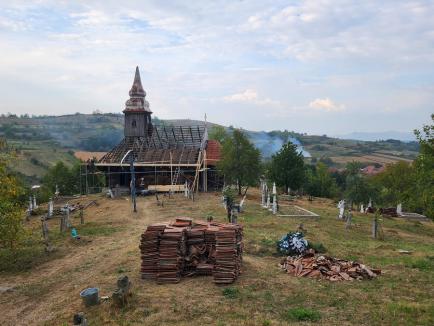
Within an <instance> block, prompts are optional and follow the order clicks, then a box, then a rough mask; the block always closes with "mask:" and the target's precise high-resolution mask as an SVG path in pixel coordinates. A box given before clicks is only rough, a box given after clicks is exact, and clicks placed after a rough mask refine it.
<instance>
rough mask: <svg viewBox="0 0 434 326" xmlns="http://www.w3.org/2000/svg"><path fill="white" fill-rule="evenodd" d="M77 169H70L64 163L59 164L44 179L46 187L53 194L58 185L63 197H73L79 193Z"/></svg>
mask: <svg viewBox="0 0 434 326" xmlns="http://www.w3.org/2000/svg"><path fill="white" fill-rule="evenodd" d="M73 171H75V172H77V171H76V169H70V168H68V167H67V166H66V165H65V164H64V163H63V162H57V163H56V165H54V166H53V167H51V168H50V169H49V170H48V172H47V173H46V174H45V176H44V177H43V179H42V183H43V185H44V187H45V188H46V189H47V190H48V192H50V193H51V194H53V193H54V192H55V191H56V185H57V186H58V187H59V191H60V193H61V194H62V195H73V194H76V193H78V192H79V178H78V173H73Z"/></svg>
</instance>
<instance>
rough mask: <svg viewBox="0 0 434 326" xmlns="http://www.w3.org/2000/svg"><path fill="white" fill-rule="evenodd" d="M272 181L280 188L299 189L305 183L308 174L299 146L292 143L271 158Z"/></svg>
mask: <svg viewBox="0 0 434 326" xmlns="http://www.w3.org/2000/svg"><path fill="white" fill-rule="evenodd" d="M268 174H269V177H270V179H271V180H273V181H274V182H276V185H278V186H279V187H285V191H287V190H288V188H291V189H299V188H300V186H301V185H302V184H303V183H304V181H305V178H306V174H305V167H304V161H303V155H302V154H301V153H300V152H299V151H298V150H297V146H296V145H294V144H293V143H291V142H288V143H287V144H285V145H283V146H282V148H281V149H280V151H278V152H277V153H276V154H274V155H273V156H272V157H271V164H270V168H269V171H268Z"/></svg>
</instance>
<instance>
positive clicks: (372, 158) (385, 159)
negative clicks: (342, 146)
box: [330, 153, 412, 165]
mask: <svg viewBox="0 0 434 326" xmlns="http://www.w3.org/2000/svg"><path fill="white" fill-rule="evenodd" d="M330 158H331V159H332V160H333V162H335V163H338V164H347V163H350V162H353V161H356V162H362V163H368V164H369V163H371V164H373V163H379V164H383V165H386V164H391V163H396V162H399V161H405V162H412V160H409V159H406V158H402V157H399V156H393V155H387V154H382V153H373V154H371V155H361V156H333V157H330Z"/></svg>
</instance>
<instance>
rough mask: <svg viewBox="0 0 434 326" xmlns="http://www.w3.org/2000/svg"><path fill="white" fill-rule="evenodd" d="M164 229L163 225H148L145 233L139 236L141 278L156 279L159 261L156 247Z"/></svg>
mask: <svg viewBox="0 0 434 326" xmlns="http://www.w3.org/2000/svg"><path fill="white" fill-rule="evenodd" d="M165 228H166V225H165V224H154V225H150V226H148V228H147V229H146V232H144V233H143V234H142V236H141V240H140V246H139V248H140V253H141V258H142V266H141V273H142V278H145V279H155V278H157V273H158V260H159V255H158V247H159V241H160V235H161V233H162V232H163V231H164V229H165Z"/></svg>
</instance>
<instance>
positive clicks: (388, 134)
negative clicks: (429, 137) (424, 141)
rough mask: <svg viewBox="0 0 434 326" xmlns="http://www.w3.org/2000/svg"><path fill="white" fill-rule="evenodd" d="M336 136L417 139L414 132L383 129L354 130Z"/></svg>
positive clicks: (374, 139)
mask: <svg viewBox="0 0 434 326" xmlns="http://www.w3.org/2000/svg"><path fill="white" fill-rule="evenodd" d="M336 138H340V139H354V140H364V141H376V140H387V139H394V140H400V141H405V142H409V141H416V137H415V136H414V133H413V132H403V131H393V130H391V131H383V132H352V133H350V134H345V135H337V136H336Z"/></svg>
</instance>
